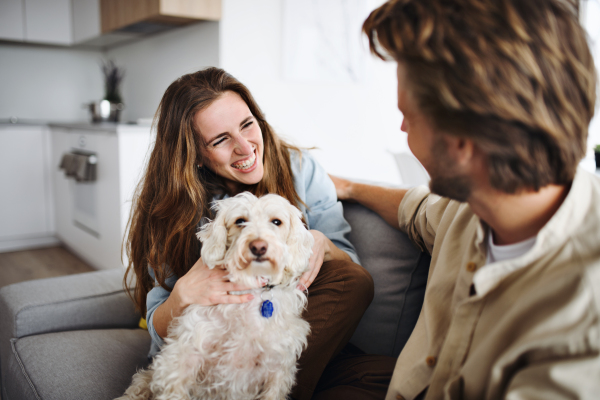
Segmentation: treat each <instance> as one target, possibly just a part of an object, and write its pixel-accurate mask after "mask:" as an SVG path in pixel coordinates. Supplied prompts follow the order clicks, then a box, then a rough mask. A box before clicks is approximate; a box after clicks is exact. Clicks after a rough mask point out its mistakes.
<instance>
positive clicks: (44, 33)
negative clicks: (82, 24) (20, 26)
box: [24, 0, 73, 45]
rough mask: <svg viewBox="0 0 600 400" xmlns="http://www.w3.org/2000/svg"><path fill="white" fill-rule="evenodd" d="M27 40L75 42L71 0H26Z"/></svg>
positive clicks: (56, 42) (59, 42)
mask: <svg viewBox="0 0 600 400" xmlns="http://www.w3.org/2000/svg"><path fill="white" fill-rule="evenodd" d="M24 1H25V40H26V41H28V42H37V43H52V44H65V45H69V44H71V43H72V42H73V33H72V32H73V27H72V18H71V0H24Z"/></svg>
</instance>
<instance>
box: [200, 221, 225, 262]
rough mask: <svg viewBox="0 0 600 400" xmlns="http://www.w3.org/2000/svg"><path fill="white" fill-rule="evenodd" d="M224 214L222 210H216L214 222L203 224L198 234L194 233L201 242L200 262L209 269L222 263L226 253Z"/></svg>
mask: <svg viewBox="0 0 600 400" xmlns="http://www.w3.org/2000/svg"><path fill="white" fill-rule="evenodd" d="M225 214H226V213H225V212H224V211H223V210H220V211H219V210H217V216H216V218H215V219H214V221H211V222H209V223H208V224H205V225H204V226H202V229H201V230H200V232H198V233H196V237H198V239H199V240H200V241H201V242H202V250H201V253H200V256H201V257H202V261H204V263H205V264H206V265H207V266H208V268H211V269H212V268H214V267H215V266H217V265H220V264H222V263H223V258H225V252H226V251H227V227H226V226H225Z"/></svg>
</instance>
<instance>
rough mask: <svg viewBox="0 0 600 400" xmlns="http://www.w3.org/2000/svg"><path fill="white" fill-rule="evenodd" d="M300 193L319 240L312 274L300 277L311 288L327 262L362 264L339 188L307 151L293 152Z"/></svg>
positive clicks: (292, 157) (307, 273) (311, 267)
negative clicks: (339, 195)
mask: <svg viewBox="0 0 600 400" xmlns="http://www.w3.org/2000/svg"><path fill="white" fill-rule="evenodd" d="M290 156H291V157H290V158H291V165H292V172H293V175H294V186H295V188H296V193H297V194H298V196H300V198H301V199H302V201H303V202H304V203H305V204H306V206H307V208H306V209H304V207H302V206H301V207H300V208H301V209H302V210H304V212H305V217H306V222H307V224H308V227H309V229H310V232H311V234H312V235H313V237H314V239H315V244H314V246H313V254H312V256H311V258H310V261H309V271H307V272H306V273H305V274H304V275H302V277H301V278H300V283H301V285H304V286H306V287H309V286H310V285H311V284H312V282H313V281H314V279H315V278H316V277H317V275H318V273H319V271H320V269H321V266H322V264H323V262H325V261H330V260H351V261H354V262H356V263H360V260H359V259H358V256H357V255H356V250H355V249H354V246H353V245H352V243H350V241H349V240H348V239H347V237H346V234H347V233H348V232H350V224H348V222H347V221H346V220H345V219H344V212H343V208H342V204H341V203H340V202H338V200H337V196H336V193H335V187H334V186H333V183H332V182H331V179H329V176H328V175H327V172H326V171H325V170H324V169H323V167H321V166H320V165H319V163H318V162H317V161H316V160H315V159H314V158H313V157H312V155H311V154H310V153H309V152H307V151H303V152H302V157H301V159H300V154H298V153H296V152H290Z"/></svg>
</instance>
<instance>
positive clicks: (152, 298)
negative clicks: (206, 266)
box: [146, 267, 179, 358]
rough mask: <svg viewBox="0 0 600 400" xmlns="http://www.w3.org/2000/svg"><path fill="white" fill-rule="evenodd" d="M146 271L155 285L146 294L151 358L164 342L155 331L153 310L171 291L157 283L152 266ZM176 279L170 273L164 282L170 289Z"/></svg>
mask: <svg viewBox="0 0 600 400" xmlns="http://www.w3.org/2000/svg"><path fill="white" fill-rule="evenodd" d="M148 271H149V272H150V276H151V277H152V279H154V282H155V286H154V287H153V288H152V289H151V290H150V291H149V292H148V294H147V295H146V310H147V311H146V325H148V333H150V337H151V338H152V343H151V346H150V352H149V353H148V358H152V357H154V356H155V355H156V353H158V351H159V350H160V347H161V346H162V345H163V344H164V341H163V339H162V338H161V337H160V336H159V334H158V333H156V329H154V323H153V317H154V312H155V311H156V309H157V308H158V306H160V305H161V304H162V303H164V302H165V301H166V300H167V299H168V298H169V295H170V294H171V292H169V291H168V290H165V289H164V288H163V287H162V286H160V285H159V284H158V282H157V281H156V277H155V276H154V271H153V270H152V268H150V267H148ZM177 279H179V277H178V276H176V275H171V276H170V277H168V278H167V279H166V280H165V283H166V284H167V286H168V287H170V288H171V289H172V288H173V287H174V286H175V282H177Z"/></svg>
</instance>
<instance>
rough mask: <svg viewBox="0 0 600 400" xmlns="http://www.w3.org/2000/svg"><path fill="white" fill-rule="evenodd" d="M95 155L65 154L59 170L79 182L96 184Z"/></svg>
mask: <svg viewBox="0 0 600 400" xmlns="http://www.w3.org/2000/svg"><path fill="white" fill-rule="evenodd" d="M96 163H97V157H96V155H95V154H81V153H74V152H70V153H65V154H63V156H62V159H61V161H60V165H59V168H60V169H63V170H64V171H65V175H66V176H68V177H71V178H74V179H75V180H76V181H77V182H94V181H95V180H96Z"/></svg>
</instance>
